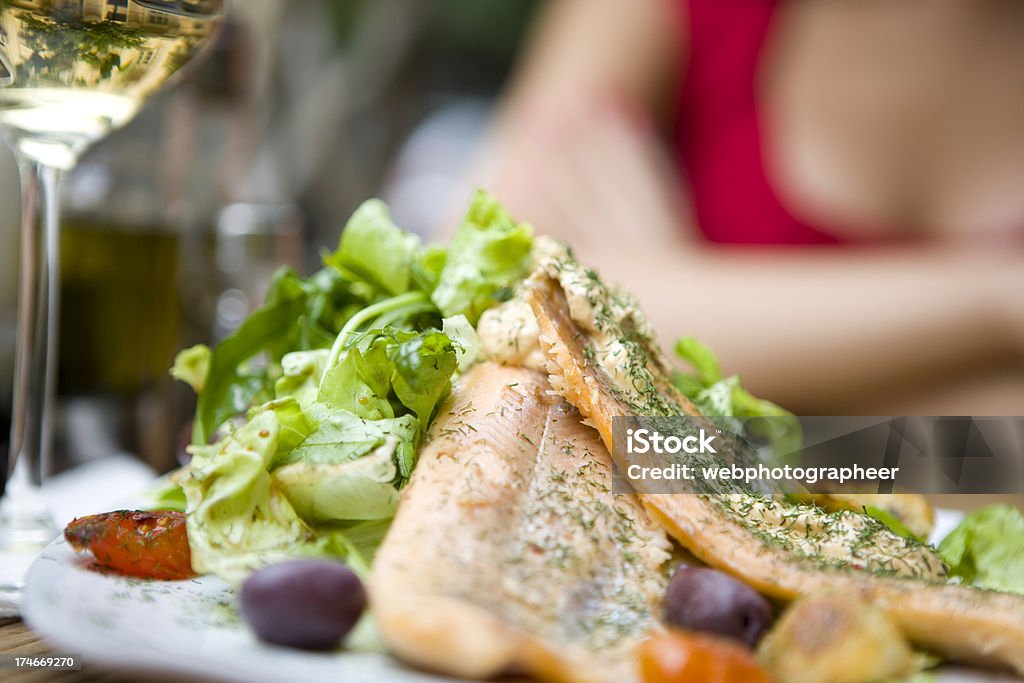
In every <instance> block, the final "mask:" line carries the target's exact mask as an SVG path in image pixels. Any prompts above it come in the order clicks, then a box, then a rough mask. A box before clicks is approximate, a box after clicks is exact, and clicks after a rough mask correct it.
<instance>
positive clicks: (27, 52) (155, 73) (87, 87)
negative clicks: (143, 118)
mask: <svg viewBox="0 0 1024 683" xmlns="http://www.w3.org/2000/svg"><path fill="white" fill-rule="evenodd" d="M221 5H222V0H0V128H3V129H4V130H5V131H6V132H7V134H8V135H9V136H10V137H11V138H12V139H13V141H14V144H15V145H16V147H17V149H18V151H19V152H20V153H21V154H22V155H24V156H25V157H27V158H29V159H33V160H36V161H39V162H41V163H44V164H46V165H48V166H53V167H56V168H62V169H68V168H70V167H71V166H73V165H74V162H75V159H76V158H77V156H78V155H79V154H81V152H82V150H83V149H85V147H86V146H88V145H89V143H91V142H93V141H95V140H98V139H99V138H101V137H103V136H104V135H106V134H107V133H108V132H109V131H110V130H112V129H114V128H117V127H119V126H121V125H123V124H125V123H127V122H128V121H129V120H131V118H132V117H133V116H134V115H135V113H136V111H138V109H139V107H140V106H141V105H142V103H143V102H145V100H146V99H147V98H148V97H149V96H150V95H152V94H153V93H155V92H156V91H157V90H158V89H159V88H160V86H161V85H162V84H163V83H164V81H166V80H167V79H168V78H170V77H171V76H172V75H173V74H174V73H175V72H177V71H178V70H179V69H180V68H181V67H182V66H184V65H185V64H186V63H187V62H188V61H190V60H191V59H192V58H193V57H194V56H195V55H196V53H197V52H198V51H199V50H200V48H202V47H203V45H205V43H206V42H208V40H209V38H210V37H211V36H212V35H213V32H214V30H215V29H216V25H217V22H216V19H217V17H218V16H219V13H220V10H221Z"/></svg>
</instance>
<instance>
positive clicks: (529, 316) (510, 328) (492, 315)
mask: <svg viewBox="0 0 1024 683" xmlns="http://www.w3.org/2000/svg"><path fill="white" fill-rule="evenodd" d="M476 333H477V336H479V337H480V344H481V346H482V348H483V355H484V358H485V359H486V360H489V361H493V362H495V363H500V364H501V365H511V366H517V367H522V368H530V369H531V370H541V371H543V370H544V369H545V359H544V352H543V351H542V350H541V348H540V340H539V338H538V336H539V334H540V330H539V329H538V327H537V318H536V317H534V315H533V311H532V310H531V309H530V305H529V304H528V303H526V302H525V301H524V300H523V299H522V298H521V297H518V296H517V297H514V298H512V299H511V300H509V301H506V302H505V303H503V304H501V305H500V306H496V307H494V308H492V309H489V310H488V311H486V312H485V313H484V314H483V315H482V316H480V321H479V322H478V323H477V328H476Z"/></svg>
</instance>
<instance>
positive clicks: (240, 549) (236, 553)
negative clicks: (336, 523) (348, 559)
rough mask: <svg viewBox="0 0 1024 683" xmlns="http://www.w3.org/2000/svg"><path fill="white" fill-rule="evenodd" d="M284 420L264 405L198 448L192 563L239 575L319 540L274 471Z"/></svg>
mask: <svg viewBox="0 0 1024 683" xmlns="http://www.w3.org/2000/svg"><path fill="white" fill-rule="evenodd" d="M280 435H281V425H280V422H279V421H278V419H277V415H276V413H275V412H274V411H273V410H262V411H259V412H258V413H257V414H256V415H254V416H253V417H252V419H251V420H250V421H249V422H248V424H246V425H245V426H243V427H242V428H241V429H239V430H237V431H235V432H233V433H231V434H229V435H228V436H227V437H225V438H223V439H222V440H221V441H220V442H219V443H216V444H213V445H209V446H191V447H190V451H191V453H192V462H191V463H190V465H189V473H188V476H187V477H185V478H184V479H183V481H182V482H181V488H182V489H183V490H184V492H185V498H186V500H187V501H188V506H187V508H186V525H187V529H188V540H189V546H190V548H191V551H192V567H193V568H194V569H195V570H196V571H197V572H199V573H204V572H213V573H216V574H217V575H219V576H221V577H223V578H224V579H225V580H227V581H238V580H240V579H241V578H243V577H244V576H245V575H246V574H247V573H248V572H249V571H251V570H253V569H255V568H257V567H260V566H262V565H264V564H268V563H270V562H273V561H275V560H280V559H283V558H286V557H289V556H290V555H293V554H294V553H295V552H296V549H299V548H301V547H303V546H309V545H311V544H313V543H315V540H316V539H315V536H314V534H313V531H312V529H310V527H309V526H308V525H307V524H306V523H305V522H304V521H303V520H302V519H300V518H299V516H298V515H297V514H296V512H295V510H294V509H293V508H292V506H291V504H290V503H289V502H288V499H287V498H286V497H285V496H284V494H283V493H282V491H281V490H280V488H278V487H276V486H274V485H273V484H272V481H271V478H270V473H269V472H268V470H267V467H268V465H269V464H270V461H271V460H272V459H273V457H274V454H275V452H276V450H277V445H278V440H279V438H280Z"/></svg>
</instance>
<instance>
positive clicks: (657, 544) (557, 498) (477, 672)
mask: <svg viewBox="0 0 1024 683" xmlns="http://www.w3.org/2000/svg"><path fill="white" fill-rule="evenodd" d="M669 549H670V543H669V541H668V539H667V537H666V536H665V533H664V531H663V530H662V529H661V528H660V527H659V526H657V525H655V524H654V523H652V522H651V521H650V520H649V518H648V517H647V515H646V514H645V513H644V511H643V510H642V508H641V506H640V505H639V503H638V502H637V500H636V499H635V498H634V497H632V496H615V495H612V493H611V459H610V456H609V455H608V452H607V451H606V450H605V447H604V444H603V443H602V442H601V439H600V437H599V436H598V434H597V433H596V432H595V431H594V430H593V429H591V428H589V427H587V426H585V425H583V424H582V423H581V420H580V415H579V413H578V412H577V411H576V409H575V408H573V407H572V406H570V405H569V404H568V403H567V402H565V400H564V399H562V398H561V397H558V396H555V395H553V392H552V391H551V387H550V385H549V384H548V381H547V378H546V377H545V376H544V374H543V373H539V372H536V371H533V370H525V369H521V368H512V367H503V366H499V365H496V364H493V363H483V364H481V365H478V366H476V367H475V368H473V369H472V370H471V371H470V372H469V373H468V374H467V375H466V376H464V377H463V378H462V379H461V380H460V381H459V382H458V383H457V386H456V387H455V389H454V391H453V395H452V397H451V398H450V399H449V401H448V403H447V404H446V406H445V407H443V408H442V410H441V412H440V413H439V416H438V418H437V419H436V420H435V422H434V425H433V427H432V430H431V436H430V440H429V442H428V443H427V445H426V446H425V447H423V448H422V449H421V453H420V455H419V462H418V463H417V466H416V469H415V471H414V472H413V475H412V478H411V480H410V482H409V485H408V486H407V487H406V488H405V490H404V491H403V494H402V500H401V503H400V504H399V507H398V512H397V515H396V517H395V520H394V522H393V524H392V526H391V529H390V531H389V533H388V535H387V538H386V539H385V540H384V543H383V545H382V546H381V548H380V550H379V551H378V553H377V555H376V558H375V561H374V566H373V572H372V575H371V580H370V591H371V599H372V604H373V608H374V615H375V618H376V620H377V625H378V628H379V630H380V633H381V635H382V637H383V639H384V641H385V643H386V644H387V646H388V647H389V649H390V650H391V651H392V652H393V653H395V654H396V655H397V656H398V657H399V658H401V659H403V660H405V661H408V662H410V663H412V664H414V665H417V666H420V667H424V668H427V669H431V670H435V671H439V672H443V673H447V674H452V675H456V676H462V677H467V678H489V677H493V676H495V675H499V674H502V673H509V672H512V673H526V674H530V675H533V676H536V677H538V678H540V679H544V680H551V681H565V682H569V683H577V682H578V683H584V682H587V683H589V682H601V683H603V682H605V681H608V682H611V681H615V682H626V681H631V680H635V679H636V678H637V674H636V671H635V668H636V665H635V663H634V661H633V657H632V651H633V648H634V647H635V645H636V644H637V643H638V642H639V641H640V640H642V639H644V638H646V637H647V636H649V635H650V634H651V633H652V632H653V631H655V630H657V629H659V628H660V627H659V625H658V621H657V618H656V616H655V615H658V614H660V610H661V607H660V604H661V600H662V597H663V595H664V591H665V587H666V585H667V580H668V577H667V574H666V569H665V563H666V561H667V560H668V559H669Z"/></svg>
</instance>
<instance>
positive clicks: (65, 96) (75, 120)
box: [0, 0, 224, 616]
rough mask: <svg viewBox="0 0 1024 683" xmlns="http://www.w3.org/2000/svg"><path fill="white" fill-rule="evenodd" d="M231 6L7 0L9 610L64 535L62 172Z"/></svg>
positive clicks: (0, 519) (1, 573)
mask: <svg viewBox="0 0 1024 683" xmlns="http://www.w3.org/2000/svg"><path fill="white" fill-rule="evenodd" d="M223 5H224V0H0V134H2V136H3V138H4V140H5V141H6V142H7V143H8V145H10V147H11V149H12V150H13V151H14V154H15V157H16V158H17V160H18V165H19V168H20V173H21V190H22V219H21V256H20V264H21V266H20V267H21V274H20V283H19V298H18V334H17V342H16V347H15V361H14V396H13V402H12V408H13V412H12V416H11V439H10V451H9V458H8V464H7V468H6V469H7V471H6V472H4V473H0V474H6V480H7V481H6V486H5V489H4V493H3V496H2V498H0V616H6V615H16V614H17V613H18V609H19V604H20V595H21V589H22V582H23V579H24V572H25V570H26V569H27V565H28V562H30V561H31V559H32V558H33V557H34V556H35V555H36V554H37V553H38V552H39V550H40V549H41V548H42V547H43V546H44V545H45V544H46V543H47V542H49V541H50V540H51V539H52V538H53V537H54V536H55V535H56V534H57V531H58V530H57V529H56V528H55V527H54V523H53V520H52V518H51V516H50V514H49V512H48V510H47V508H46V505H45V503H44V501H43V498H42V495H41V492H40V488H39V487H40V484H41V483H42V475H43V472H44V471H45V469H46V462H47V458H48V457H49V447H50V420H51V412H52V411H51V404H52V403H53V394H54V388H55V387H54V384H55V379H54V378H55V376H56V369H55V367H54V365H55V360H56V353H57V320H58V318H57V297H58V292H59V281H58V275H59V269H58V266H59V254H58V244H59V203H58V199H59V189H60V181H61V175H62V174H63V173H64V172H66V171H68V170H69V169H71V168H72V167H73V166H74V165H75V162H76V161H77V160H78V157H79V156H80V155H81V154H82V152H83V151H84V150H85V149H86V148H87V147H88V146H89V145H90V144H92V143H93V142H95V141H97V140H99V139H100V138H102V137H103V136H105V135H106V134H107V133H109V132H110V131H112V130H114V129H115V128H118V127H120V126H123V125H124V124H126V123H127V122H128V121H130V120H131V119H132V117H134V116H135V114H136V112H137V111H138V110H139V108H140V107H141V106H142V104H143V103H144V102H145V101H146V100H147V99H148V98H149V97H150V96H151V95H153V94H154V93H155V92H156V91H157V90H159V88H160V87H161V86H162V85H163V84H164V82H165V81H167V80H168V79H169V78H170V77H171V76H173V75H174V74H175V73H177V72H178V71H179V70H180V69H181V67H183V66H184V65H185V64H187V63H188V62H190V61H192V60H193V59H194V58H195V57H196V55H197V54H198V53H199V52H200V51H201V49H202V48H203V47H204V46H205V45H206V44H208V43H209V42H210V41H211V39H212V37H213V36H214V34H215V32H216V29H217V27H218V26H219V19H220V17H221V15H222V12H223ZM0 229H8V228H7V227H6V226H0Z"/></svg>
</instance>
